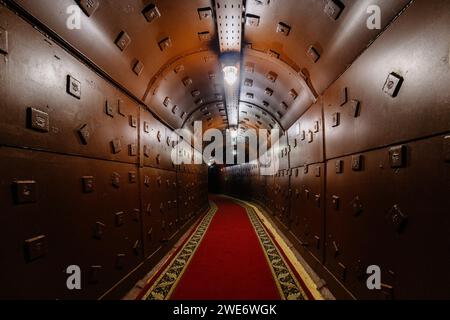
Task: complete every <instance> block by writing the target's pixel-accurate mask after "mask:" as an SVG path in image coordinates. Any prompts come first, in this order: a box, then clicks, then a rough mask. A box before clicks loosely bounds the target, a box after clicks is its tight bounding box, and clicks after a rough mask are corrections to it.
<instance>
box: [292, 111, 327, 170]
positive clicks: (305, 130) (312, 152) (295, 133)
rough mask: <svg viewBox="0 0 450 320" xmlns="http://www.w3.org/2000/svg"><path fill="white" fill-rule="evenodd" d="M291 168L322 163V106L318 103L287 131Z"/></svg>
mask: <svg viewBox="0 0 450 320" xmlns="http://www.w3.org/2000/svg"><path fill="white" fill-rule="evenodd" d="M288 135H289V145H290V146H291V155H290V164H291V167H292V168H295V167H298V166H303V165H305V164H311V163H318V162H323V156H324V155H323V118H322V106H321V103H320V102H318V103H316V104H315V105H313V106H312V107H311V108H310V109H308V111H307V112H305V113H304V114H303V116H301V117H300V119H299V120H297V121H296V122H295V123H294V125H293V126H292V127H291V128H290V129H289V131H288Z"/></svg>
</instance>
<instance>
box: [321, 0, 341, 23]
mask: <svg viewBox="0 0 450 320" xmlns="http://www.w3.org/2000/svg"><path fill="white" fill-rule="evenodd" d="M344 8H345V7H344V5H343V4H342V2H341V1H339V0H328V2H327V4H326V5H325V8H324V12H325V13H326V15H327V16H329V17H330V18H331V19H332V20H337V19H339V17H340V15H341V13H342V11H343V10H344Z"/></svg>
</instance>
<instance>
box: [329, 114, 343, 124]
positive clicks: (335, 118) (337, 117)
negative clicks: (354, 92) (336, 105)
mask: <svg viewBox="0 0 450 320" xmlns="http://www.w3.org/2000/svg"><path fill="white" fill-rule="evenodd" d="M340 119H341V114H340V113H339V112H335V113H333V114H332V119H331V126H332V127H338V126H339V125H340Z"/></svg>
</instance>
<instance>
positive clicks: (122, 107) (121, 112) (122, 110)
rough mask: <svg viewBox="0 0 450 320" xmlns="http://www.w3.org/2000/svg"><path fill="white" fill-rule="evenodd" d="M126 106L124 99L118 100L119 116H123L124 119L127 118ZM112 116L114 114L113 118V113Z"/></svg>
mask: <svg viewBox="0 0 450 320" xmlns="http://www.w3.org/2000/svg"><path fill="white" fill-rule="evenodd" d="M125 109H126V108H125V105H124V102H123V100H122V99H118V100H117V113H118V114H119V115H121V116H122V117H126V114H125ZM111 114H112V116H113V112H111Z"/></svg>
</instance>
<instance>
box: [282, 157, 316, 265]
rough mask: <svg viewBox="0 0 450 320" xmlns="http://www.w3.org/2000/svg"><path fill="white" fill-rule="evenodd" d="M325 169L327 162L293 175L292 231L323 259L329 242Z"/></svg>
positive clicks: (295, 169) (293, 171)
mask: <svg viewBox="0 0 450 320" xmlns="http://www.w3.org/2000/svg"><path fill="white" fill-rule="evenodd" d="M324 170H325V166H324V164H314V165H310V166H307V167H305V166H303V167H297V168H293V169H292V176H291V197H290V202H291V221H292V223H291V232H292V233H293V234H294V235H295V236H296V238H297V240H298V242H299V244H300V246H303V247H304V248H306V249H307V250H308V251H309V252H311V254H312V255H313V256H314V257H315V258H316V259H317V260H319V261H323V254H324V242H325V241H324V228H325V194H324V192H325V173H324Z"/></svg>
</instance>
